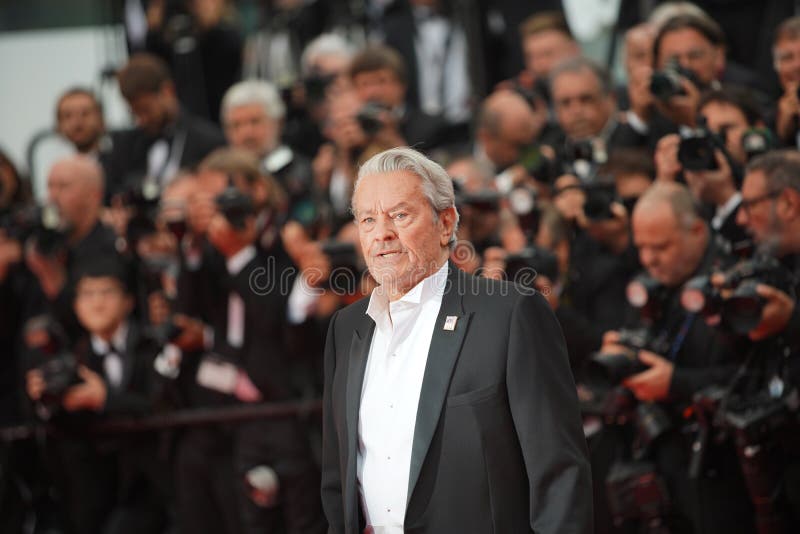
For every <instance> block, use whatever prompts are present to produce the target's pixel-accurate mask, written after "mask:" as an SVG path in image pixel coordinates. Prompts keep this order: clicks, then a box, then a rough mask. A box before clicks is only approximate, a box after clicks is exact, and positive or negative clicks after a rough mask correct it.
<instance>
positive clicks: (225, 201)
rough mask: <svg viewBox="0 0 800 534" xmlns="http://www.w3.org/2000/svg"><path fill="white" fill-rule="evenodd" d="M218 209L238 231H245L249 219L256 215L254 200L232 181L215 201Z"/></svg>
mask: <svg viewBox="0 0 800 534" xmlns="http://www.w3.org/2000/svg"><path fill="white" fill-rule="evenodd" d="M215 202H216V205H217V209H218V210H219V212H220V213H221V214H222V215H223V216H224V217H225V219H226V220H227V221H228V222H229V223H230V225H231V226H233V227H234V228H235V229H237V230H244V228H245V225H246V223H247V218H248V217H251V216H253V215H254V214H255V205H254V204H253V199H252V198H250V196H249V195H247V194H246V193H244V192H243V191H241V190H239V189H238V188H237V187H235V186H234V185H233V183H232V181H231V182H230V183H229V184H228V187H226V188H225V190H224V191H222V193H220V194H219V195H217V198H216V199H215Z"/></svg>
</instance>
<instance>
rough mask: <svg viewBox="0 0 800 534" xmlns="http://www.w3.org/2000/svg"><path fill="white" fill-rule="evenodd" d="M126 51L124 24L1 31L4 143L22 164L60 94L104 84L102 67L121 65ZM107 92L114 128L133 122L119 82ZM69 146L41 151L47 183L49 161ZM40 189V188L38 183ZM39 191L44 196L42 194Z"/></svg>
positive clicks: (0, 133)
mask: <svg viewBox="0 0 800 534" xmlns="http://www.w3.org/2000/svg"><path fill="white" fill-rule="evenodd" d="M125 56H126V51H125V42H124V37H123V30H122V27H121V26H117V27H111V26H107V27H91V28H76V29H59V30H40V31H24V32H5V33H1V34H0V73H2V74H0V147H2V148H3V149H4V150H5V151H6V152H7V153H8V154H9V156H10V157H11V158H12V160H13V161H14V163H16V164H17V165H18V166H19V167H20V168H21V169H26V162H25V151H26V149H27V146H28V143H29V141H30V140H31V138H32V137H33V136H34V135H35V134H36V133H37V132H39V131H41V130H43V129H46V128H52V125H53V122H54V117H53V115H54V109H53V108H54V105H55V101H56V98H58V95H59V94H60V93H61V92H62V91H64V90H65V89H67V88H68V87H71V86H73V85H83V86H89V87H91V88H93V89H95V90H98V89H99V88H100V71H101V69H102V68H103V67H104V66H106V65H114V66H116V67H119V66H120V65H121V64H122V62H123V61H125ZM104 86H105V88H106V90H105V91H103V94H102V95H101V97H102V100H103V104H104V105H105V116H106V122H107V124H108V125H109V126H110V127H119V126H124V125H127V124H129V120H130V119H129V116H128V111H127V108H126V106H125V103H124V101H123V100H122V98H121V96H120V95H119V91H118V89H117V86H116V83H114V82H113V81H112V82H111V83H106V84H105V85H104ZM64 150H65V147H63V146H62V145H60V144H58V143H48V144H47V146H46V147H43V149H42V150H41V151H40V157H39V158H37V162H38V161H39V160H41V163H37V165H38V166H39V167H40V172H37V175H39V176H38V177H36V178H35V179H34V183H35V184H36V183H37V182H39V183H40V182H41V175H42V173H45V172H46V167H47V166H49V162H52V161H53V160H54V159H56V158H57V157H58V156H59V155H61V154H63V153H64ZM36 189H37V193H40V192H41V191H40V188H39V187H36ZM37 196H39V195H38V194H37Z"/></svg>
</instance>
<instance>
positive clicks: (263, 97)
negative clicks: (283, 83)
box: [220, 80, 316, 226]
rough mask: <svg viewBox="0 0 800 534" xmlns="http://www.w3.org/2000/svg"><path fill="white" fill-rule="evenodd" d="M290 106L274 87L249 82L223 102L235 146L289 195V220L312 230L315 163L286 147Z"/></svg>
mask: <svg viewBox="0 0 800 534" xmlns="http://www.w3.org/2000/svg"><path fill="white" fill-rule="evenodd" d="M285 116H286V106H285V105H284V103H283V100H281V96H280V93H278V90H277V89H276V88H275V86H274V85H272V84H271V83H269V82H267V81H263V80H245V81H243V82H239V83H237V84H236V85H234V86H232V87H231V88H230V89H228V92H227V93H225V97H224V98H223V99H222V110H221V117H220V118H221V120H222V125H223V128H224V130H225V136H226V137H227V138H228V142H229V143H230V144H231V146H234V147H237V148H244V149H246V150H249V151H250V152H252V153H253V154H255V155H256V156H257V157H258V158H259V160H260V161H261V167H262V170H263V171H264V172H266V173H267V174H270V175H272V176H274V177H275V178H276V179H277V180H278V182H279V183H280V184H281V185H282V186H283V188H284V189H285V190H286V192H287V193H288V195H289V216H290V218H292V219H295V220H297V221H298V222H300V223H301V224H303V225H305V226H308V225H310V224H311V223H313V222H314V219H315V217H316V216H315V209H314V202H313V198H312V190H313V182H312V172H311V163H310V162H309V161H308V159H307V158H305V157H303V156H302V155H301V154H299V153H297V152H296V151H294V150H292V148H291V147H289V146H288V145H285V144H283V143H282V140H281V134H282V131H283V124H284V118H285Z"/></svg>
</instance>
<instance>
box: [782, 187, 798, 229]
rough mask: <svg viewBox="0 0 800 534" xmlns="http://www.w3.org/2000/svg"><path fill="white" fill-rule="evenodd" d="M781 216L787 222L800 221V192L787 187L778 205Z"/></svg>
mask: <svg viewBox="0 0 800 534" xmlns="http://www.w3.org/2000/svg"><path fill="white" fill-rule="evenodd" d="M777 210H778V214H779V216H781V218H782V219H784V220H786V221H794V220H800V191H798V190H796V189H794V188H792V187H787V188H785V189H784V190H783V192H782V193H781V195H780V198H779V202H778V205H777Z"/></svg>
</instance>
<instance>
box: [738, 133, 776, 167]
mask: <svg viewBox="0 0 800 534" xmlns="http://www.w3.org/2000/svg"><path fill="white" fill-rule="evenodd" d="M742 148H743V149H744V153H745V157H746V158H747V161H750V160H751V159H753V158H755V157H756V156H760V155H761V154H764V153H766V152H769V151H770V150H772V149H773V148H777V143H776V142H775V136H774V135H772V132H771V131H770V130H769V128H749V129H747V130H745V132H744V133H743V134H742Z"/></svg>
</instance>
